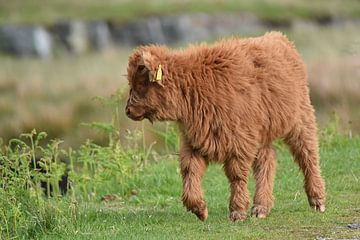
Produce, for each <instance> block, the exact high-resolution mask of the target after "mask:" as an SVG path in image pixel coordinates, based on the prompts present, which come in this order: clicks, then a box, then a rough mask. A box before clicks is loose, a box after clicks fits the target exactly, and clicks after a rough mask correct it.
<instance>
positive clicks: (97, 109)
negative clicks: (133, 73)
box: [0, 0, 360, 147]
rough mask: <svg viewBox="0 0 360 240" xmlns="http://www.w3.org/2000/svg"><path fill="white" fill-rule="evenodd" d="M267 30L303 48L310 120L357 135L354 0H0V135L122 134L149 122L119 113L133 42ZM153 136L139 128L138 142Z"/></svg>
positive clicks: (175, 43) (99, 138) (74, 137)
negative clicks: (312, 117) (109, 127)
mask: <svg viewBox="0 0 360 240" xmlns="http://www.w3.org/2000/svg"><path fill="white" fill-rule="evenodd" d="M270 30H279V31H283V32H284V33H285V34H287V35H288V37H289V38H290V40H292V41H294V42H295V45H296V47H297V48H298V50H299V52H300V54H301V55H302V56H303V58H304V61H305V63H306V65H307V70H308V76H309V81H310V89H311V98H312V102H313V104H314V105H315V107H316V110H317V111H316V113H317V117H318V124H319V126H320V127H322V126H324V125H326V124H327V123H328V122H329V120H330V119H333V118H335V119H337V120H336V121H339V124H340V127H341V129H342V131H345V132H348V133H349V134H356V133H359V132H360V110H359V106H360V1H359V0H317V1H313V0H273V1H270V0H257V1H254V0H242V1H235V0H229V1H225V0H224V1H221V0H217V1H216V0H215V1H211V0H197V1H189V0H181V1H178V0H168V1H165V0H164V1H160V0H154V1H147V0H101V1H100V0H79V1H69V0H48V1H43V0H11V1H9V0H0V138H2V140H3V141H8V140H9V139H10V138H12V137H18V136H19V134H20V133H23V132H30V131H31V130H32V129H33V128H36V129H37V130H38V131H46V132H48V134H49V135H50V138H60V139H64V140H65V145H71V146H73V147H76V146H78V145H79V144H81V143H83V142H84V141H85V139H88V138H91V139H94V141H95V142H97V143H102V142H104V141H106V139H107V134H105V133H106V127H107V126H106V125H102V123H114V124H115V127H116V128H117V129H119V130H120V132H121V133H123V132H125V131H126V129H134V128H145V129H153V128H152V127H149V123H135V122H131V121H129V120H127V119H126V117H125V114H124V113H123V112H124V102H125V101H126V97H127V80H126V77H125V76H124V75H125V74H126V65H127V58H128V55H129V54H130V53H131V50H132V49H133V48H134V47H135V46H138V45H140V44H148V43H160V44H166V45H169V46H171V47H185V46H186V45H187V44H188V43H189V42H191V43H194V42H203V41H207V42H213V41H216V39H219V38H222V37H226V36H230V35H236V36H241V37H248V36H258V35H262V34H264V33H265V32H266V31H270ZM91 123H92V124H91ZM94 126H95V128H97V129H101V128H103V130H105V133H104V131H102V130H94V129H93V128H92V127H94ZM165 127H166V125H164V124H161V123H156V124H155V129H161V128H165ZM155 136H156V130H148V131H147V134H146V138H147V139H146V140H147V141H149V142H151V141H153V140H154V138H155Z"/></svg>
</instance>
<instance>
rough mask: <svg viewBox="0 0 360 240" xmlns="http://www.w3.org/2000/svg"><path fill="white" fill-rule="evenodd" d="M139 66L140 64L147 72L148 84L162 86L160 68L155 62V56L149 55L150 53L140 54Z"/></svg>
mask: <svg viewBox="0 0 360 240" xmlns="http://www.w3.org/2000/svg"><path fill="white" fill-rule="evenodd" d="M139 64H142V65H143V66H144V67H145V68H146V69H147V70H149V79H150V82H155V83H157V84H159V85H160V86H163V84H162V75H163V71H162V66H161V64H160V63H158V61H156V58H155V56H153V55H151V53H150V52H146V51H144V52H142V55H141V59H140V62H139Z"/></svg>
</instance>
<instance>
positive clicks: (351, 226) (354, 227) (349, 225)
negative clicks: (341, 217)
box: [347, 223, 360, 229]
mask: <svg viewBox="0 0 360 240" xmlns="http://www.w3.org/2000/svg"><path fill="white" fill-rule="evenodd" d="M347 227H348V228H350V229H360V224H359V223H353V224H348V225H347Z"/></svg>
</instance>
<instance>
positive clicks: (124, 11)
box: [0, 0, 360, 23]
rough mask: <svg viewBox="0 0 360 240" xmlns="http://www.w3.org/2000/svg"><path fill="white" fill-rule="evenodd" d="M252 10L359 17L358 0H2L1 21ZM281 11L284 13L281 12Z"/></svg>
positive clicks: (270, 15)
mask: <svg viewBox="0 0 360 240" xmlns="http://www.w3.org/2000/svg"><path fill="white" fill-rule="evenodd" d="M199 11H201V12H210V13H211V12H218V11H225V12H250V13H253V14H255V15H257V16H258V17H260V18H263V19H272V20H287V19H293V18H313V19H317V18H322V17H329V16H330V17H359V16H360V3H359V1H357V0H346V2H344V1H342V0H331V1H327V0H317V1H311V2H310V1H308V0H293V1H289V0H271V1H264V0H256V1H252V0H243V1H237V0H221V1H211V0H200V1H189V0H185V1H179V0H170V1H164V0H155V1H146V0H103V1H96V0H82V1H76V2H75V1H73V2H69V1H68V0H51V1H47V2H46V3H44V2H43V1H42V0H27V1H22V0H12V1H6V0H0V22H22V23H24V22H26V23H53V22H54V21H56V20H59V19H60V20H61V19H69V18H73V19H85V20H92V19H110V20H114V21H127V20H131V19H135V18H138V17H145V16H149V15H168V14H174V13H178V12H199ZM279 13H281V14H279Z"/></svg>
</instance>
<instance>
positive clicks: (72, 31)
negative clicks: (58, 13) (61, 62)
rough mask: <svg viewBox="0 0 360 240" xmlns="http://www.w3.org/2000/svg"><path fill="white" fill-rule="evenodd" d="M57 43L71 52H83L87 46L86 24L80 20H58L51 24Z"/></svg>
mask: <svg viewBox="0 0 360 240" xmlns="http://www.w3.org/2000/svg"><path fill="white" fill-rule="evenodd" d="M53 34H54V37H55V39H56V41H57V43H58V44H59V45H60V46H61V47H62V48H65V49H66V50H68V51H69V52H71V53H75V54H80V53H84V52H86V51H87V50H88V48H89V41H88V32H87V27H86V24H85V23H83V22H80V21H70V22H58V23H56V24H55V25H54V26H53Z"/></svg>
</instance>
